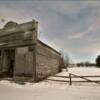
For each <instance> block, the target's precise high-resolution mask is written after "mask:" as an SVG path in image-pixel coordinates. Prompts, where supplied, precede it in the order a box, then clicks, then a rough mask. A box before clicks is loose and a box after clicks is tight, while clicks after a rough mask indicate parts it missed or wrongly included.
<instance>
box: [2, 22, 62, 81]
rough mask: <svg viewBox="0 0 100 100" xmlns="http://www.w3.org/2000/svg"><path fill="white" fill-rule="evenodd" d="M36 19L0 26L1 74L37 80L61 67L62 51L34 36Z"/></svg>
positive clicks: (18, 79) (25, 79) (36, 26)
mask: <svg viewBox="0 0 100 100" xmlns="http://www.w3.org/2000/svg"><path fill="white" fill-rule="evenodd" d="M37 33H38V22H37V21H36V20H33V21H30V22H27V23H22V24H17V23H15V22H12V21H10V22H8V23H7V24H6V25H5V26H4V28H2V29H0V76H1V77H12V78H13V79H14V80H16V81H33V82H37V81H39V80H42V79H44V78H46V77H47V76H50V75H53V74H55V73H58V72H59V71H60V70H61V67H60V59H61V55H60V53H59V52H58V51H56V50H55V49H53V48H52V47H50V46H48V45H46V44H45V43H43V42H42V41H40V40H39V39H38V37H37Z"/></svg>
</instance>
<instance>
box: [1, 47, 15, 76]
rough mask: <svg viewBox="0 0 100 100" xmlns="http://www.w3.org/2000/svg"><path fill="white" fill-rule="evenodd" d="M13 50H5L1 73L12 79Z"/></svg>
mask: <svg viewBox="0 0 100 100" xmlns="http://www.w3.org/2000/svg"><path fill="white" fill-rule="evenodd" d="M14 63H15V49H5V50H4V55H3V72H4V73H5V75H6V76H7V77H13V71H14Z"/></svg>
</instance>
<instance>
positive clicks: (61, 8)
mask: <svg viewBox="0 0 100 100" xmlns="http://www.w3.org/2000/svg"><path fill="white" fill-rule="evenodd" d="M2 18H4V19H5V22H4V23H2V22H0V27H3V25H4V24H5V23H6V22H8V21H10V20H12V21H16V22H18V23H23V22H27V21H31V20H32V19H36V20H37V21H38V22H39V31H38V33H39V38H40V39H41V40H42V41H44V42H45V43H47V44H49V45H50V46H52V47H54V48H55V49H57V50H62V51H63V52H65V53H67V54H68V55H69V57H70V59H71V60H72V61H73V62H79V61H90V62H94V61H95V58H96V56H97V55H98V54H99V53H100V33H99V32H100V2H99V1H90V2H89V1H82V2H81V1H30V0H28V1H24V0H22V1H17V0H16V1H12V0H11V1H10V0H9V1H0V19H2Z"/></svg>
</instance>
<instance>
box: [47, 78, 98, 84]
mask: <svg viewBox="0 0 100 100" xmlns="http://www.w3.org/2000/svg"><path fill="white" fill-rule="evenodd" d="M46 80H50V81H58V82H69V81H66V80H57V79H46ZM72 82H87V83H89V82H91V81H73V80H72ZM92 82H100V80H95V81H92Z"/></svg>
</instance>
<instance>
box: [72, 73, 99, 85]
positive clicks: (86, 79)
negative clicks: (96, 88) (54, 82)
mask: <svg viewBox="0 0 100 100" xmlns="http://www.w3.org/2000/svg"><path fill="white" fill-rule="evenodd" d="M71 75H74V76H77V77H80V78H82V79H84V80H86V81H88V82H94V83H97V84H100V83H99V82H98V81H94V80H90V79H87V78H86V77H82V76H78V75H75V74H71Z"/></svg>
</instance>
